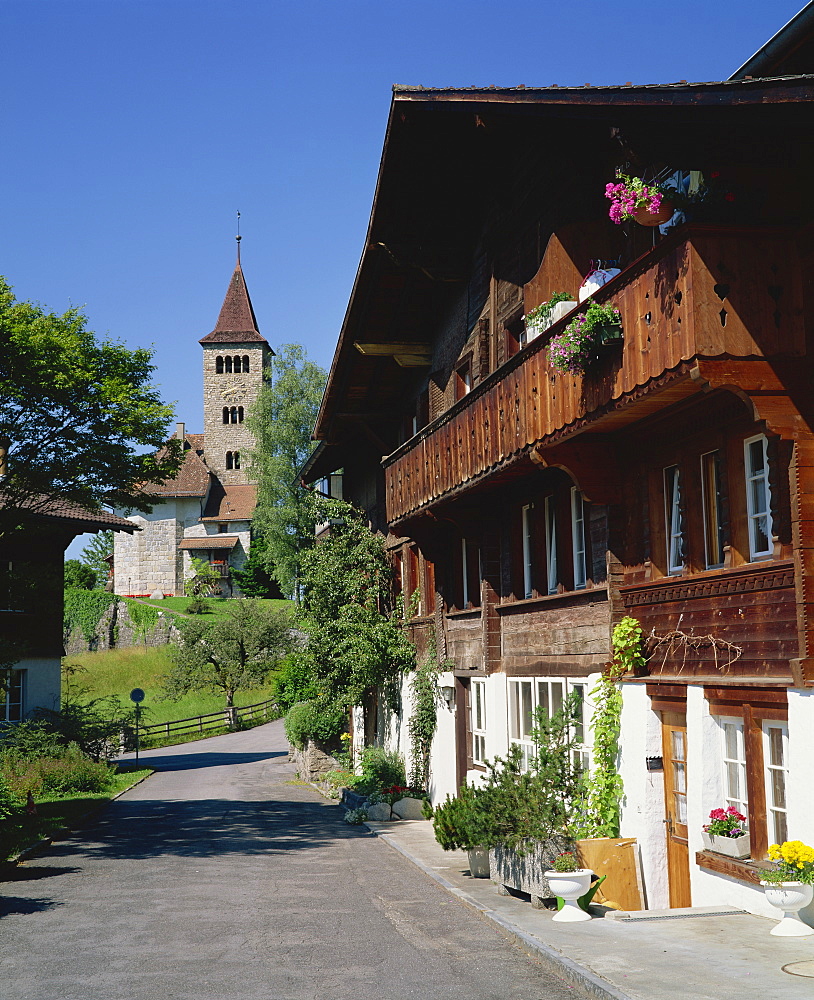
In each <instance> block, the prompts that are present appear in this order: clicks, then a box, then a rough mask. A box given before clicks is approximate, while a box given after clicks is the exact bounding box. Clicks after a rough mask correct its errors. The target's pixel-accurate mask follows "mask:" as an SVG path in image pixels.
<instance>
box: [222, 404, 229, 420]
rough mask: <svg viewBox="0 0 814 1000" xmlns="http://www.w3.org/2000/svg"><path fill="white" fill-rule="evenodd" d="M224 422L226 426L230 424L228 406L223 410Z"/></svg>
mask: <svg viewBox="0 0 814 1000" xmlns="http://www.w3.org/2000/svg"><path fill="white" fill-rule="evenodd" d="M223 422H224V423H225V424H228V423H229V407H228V406H224V408H223Z"/></svg>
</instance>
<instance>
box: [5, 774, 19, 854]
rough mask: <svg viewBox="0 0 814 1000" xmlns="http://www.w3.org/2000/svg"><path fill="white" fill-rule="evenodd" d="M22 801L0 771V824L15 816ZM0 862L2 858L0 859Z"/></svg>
mask: <svg viewBox="0 0 814 1000" xmlns="http://www.w3.org/2000/svg"><path fill="white" fill-rule="evenodd" d="M22 804H23V800H22V799H21V798H20V796H19V795H15V793H14V791H13V790H12V788H11V785H10V784H9V783H8V780H7V778H6V776H5V775H4V774H3V772H2V770H0V824H2V823H3V822H4V821H5V820H7V819H9V817H11V816H15V815H16V814H17V813H18V812H19V810H20V806H22ZM0 860H2V858H1V857H0Z"/></svg>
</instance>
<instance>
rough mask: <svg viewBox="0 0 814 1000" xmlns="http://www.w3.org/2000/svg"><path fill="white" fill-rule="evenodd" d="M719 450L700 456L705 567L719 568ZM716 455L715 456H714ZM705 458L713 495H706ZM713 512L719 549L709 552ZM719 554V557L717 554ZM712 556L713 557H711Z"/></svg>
mask: <svg viewBox="0 0 814 1000" xmlns="http://www.w3.org/2000/svg"><path fill="white" fill-rule="evenodd" d="M720 455H721V453H720V450H719V449H717V448H715V449H713V450H712V451H706V452H704V454H703V455H702V456H701V458H700V463H701V509H702V511H703V513H704V561H705V565H706V568H707V569H720V568H721V566H723V564H724V542H723V536H722V528H721V475H720ZM716 456H717V457H716ZM705 460H711V462H712V469H713V473H714V479H715V483H714V489H715V495H714V496H708V495H707V494H708V492H709V491H708V489H707V475H706V472H707V470H706V466H705ZM713 513H714V514H715V525H714V529H715V535H716V543H715V544H716V545H717V548H718V550H719V551H717V552H714V553H712V552H710V551H709V544H708V542H709V535H710V532H711V530H712V527H713V526H712V525H711V524H710V517H711V515H712V514H713ZM719 555H720V559H719V558H718V556H719ZM713 556H714V557H715V558H714V559H713Z"/></svg>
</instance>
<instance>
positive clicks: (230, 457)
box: [226, 451, 240, 469]
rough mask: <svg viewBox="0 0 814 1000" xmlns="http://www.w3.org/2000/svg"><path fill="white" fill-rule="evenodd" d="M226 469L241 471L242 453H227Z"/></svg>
mask: <svg viewBox="0 0 814 1000" xmlns="http://www.w3.org/2000/svg"><path fill="white" fill-rule="evenodd" d="M226 468H227V469H239V468H240V452H239V451H227V452H226Z"/></svg>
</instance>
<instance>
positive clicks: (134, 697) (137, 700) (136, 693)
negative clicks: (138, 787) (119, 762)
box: [130, 688, 144, 765]
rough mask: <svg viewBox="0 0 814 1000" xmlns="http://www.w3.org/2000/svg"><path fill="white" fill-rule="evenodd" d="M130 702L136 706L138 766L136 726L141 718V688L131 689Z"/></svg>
mask: <svg viewBox="0 0 814 1000" xmlns="http://www.w3.org/2000/svg"><path fill="white" fill-rule="evenodd" d="M130 701H132V702H133V704H134V705H135V706H136V765H138V724H139V719H140V718H141V703H142V702H143V701H144V692H143V691H142V690H141V688H133V690H132V691H131V692H130Z"/></svg>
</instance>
